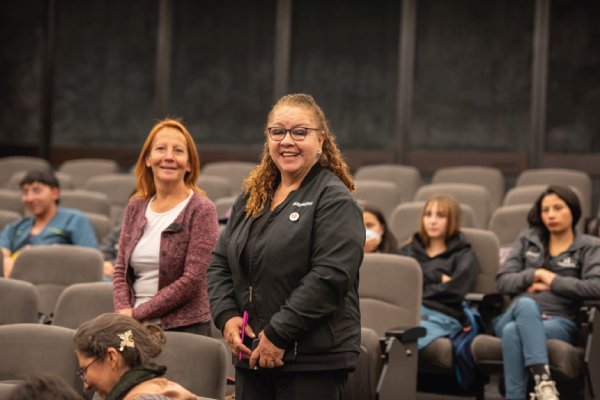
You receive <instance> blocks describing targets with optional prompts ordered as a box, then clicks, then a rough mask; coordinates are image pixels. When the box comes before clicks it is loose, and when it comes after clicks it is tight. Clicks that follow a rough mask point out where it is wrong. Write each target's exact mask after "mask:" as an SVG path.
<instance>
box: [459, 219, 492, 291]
mask: <svg viewBox="0 0 600 400" xmlns="http://www.w3.org/2000/svg"><path fill="white" fill-rule="evenodd" d="M462 232H463V233H464V234H465V236H466V237H467V240H469V242H470V243H471V249H473V251H474V252H475V254H476V255H477V260H478V261H479V277H478V278H477V284H476V285H475V289H474V292H475V293H482V294H490V293H495V292H496V274H497V273H498V270H499V269H500V258H499V254H500V242H498V238H497V237H496V235H495V234H494V233H493V232H490V231H487V230H483V229H474V228H464V229H462Z"/></svg>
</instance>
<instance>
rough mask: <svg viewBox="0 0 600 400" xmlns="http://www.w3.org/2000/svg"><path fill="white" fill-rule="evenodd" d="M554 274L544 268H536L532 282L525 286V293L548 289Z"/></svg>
mask: <svg viewBox="0 0 600 400" xmlns="http://www.w3.org/2000/svg"><path fill="white" fill-rule="evenodd" d="M555 276H556V274H555V273H554V272H552V271H548V270H547V269H545V268H538V269H536V270H535V274H534V275H533V283H532V284H531V286H529V287H528V288H527V293H538V292H543V291H544V290H550V285H551V284H552V281H553V280H554V277H555Z"/></svg>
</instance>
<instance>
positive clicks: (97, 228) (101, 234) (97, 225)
mask: <svg viewBox="0 0 600 400" xmlns="http://www.w3.org/2000/svg"><path fill="white" fill-rule="evenodd" d="M84 214H85V216H86V217H87V219H88V220H89V221H90V223H91V224H92V228H94V233H95V234H96V240H97V241H98V243H100V242H102V240H104V238H105V237H106V236H107V235H108V234H109V233H110V231H112V228H113V223H112V220H111V219H110V218H109V217H107V216H106V215H102V214H96V213H93V212H86V213H84Z"/></svg>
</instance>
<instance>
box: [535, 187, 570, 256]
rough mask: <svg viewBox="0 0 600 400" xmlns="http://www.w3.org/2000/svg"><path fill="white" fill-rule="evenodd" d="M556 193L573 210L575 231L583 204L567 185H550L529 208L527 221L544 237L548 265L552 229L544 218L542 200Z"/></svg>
mask: <svg viewBox="0 0 600 400" xmlns="http://www.w3.org/2000/svg"><path fill="white" fill-rule="evenodd" d="M550 194H555V195H556V196H558V198H560V199H561V200H562V201H564V202H565V204H566V205H567V207H569V210H571V215H572V217H573V223H572V224H571V229H572V230H573V233H575V226H576V225H577V222H579V218H581V204H580V203H579V198H578V197H577V195H576V194H575V192H574V191H572V190H571V189H569V188H568V187H566V186H559V185H550V186H548V188H547V189H546V190H545V191H544V192H543V193H542V194H540V197H538V199H537V200H536V201H535V203H534V205H533V207H532V208H531V210H529V214H528V215H527V222H528V223H529V227H530V228H533V229H535V230H536V231H537V232H538V235H539V236H540V238H541V239H542V244H543V245H544V252H545V257H546V265H547V264H548V260H549V257H550V255H549V245H550V231H549V230H548V227H546V224H544V221H543V220H542V201H543V200H544V197H546V196H548V195H550Z"/></svg>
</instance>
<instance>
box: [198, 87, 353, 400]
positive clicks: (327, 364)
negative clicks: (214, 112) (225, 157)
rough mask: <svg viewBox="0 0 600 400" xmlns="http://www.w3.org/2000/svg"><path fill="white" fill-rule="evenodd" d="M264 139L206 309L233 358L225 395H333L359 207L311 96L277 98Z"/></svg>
mask: <svg viewBox="0 0 600 400" xmlns="http://www.w3.org/2000/svg"><path fill="white" fill-rule="evenodd" d="M264 133H265V138H266V141H265V145H264V150H263V154H262V162H261V163H260V165H258V166H257V167H256V169H255V170H254V171H253V172H252V173H251V174H250V177H249V178H248V179H246V180H245V181H244V193H243V194H242V195H240V197H238V199H237V200H236V202H235V204H234V206H233V208H232V211H231V217H230V219H229V222H228V224H227V227H226V229H225V230H224V231H223V232H222V233H221V236H220V238H219V242H218V243H217V247H216V249H215V250H214V252H213V259H212V261H211V263H210V266H209V269H208V290H209V297H210V308H211V313H212V315H213V318H214V321H215V324H216V326H217V327H218V328H219V329H221V331H222V332H223V335H224V337H225V339H226V340H227V343H228V345H229V347H230V348H231V351H232V352H233V354H234V364H235V366H236V375H235V378H236V379H235V381H236V399H238V400H246V399H287V398H294V399H298V400H301V399H315V398H318V399H341V397H342V391H343V388H344V385H345V383H346V380H347V377H348V373H349V372H350V371H352V370H353V369H354V368H355V367H356V363H357V359H358V354H359V353H360V309H359V303H358V268H359V266H360V264H361V262H362V258H363V246H364V244H365V229H364V227H363V219H362V210H361V208H360V207H359V206H358V204H357V203H356V202H355V201H354V199H353V198H352V196H351V194H350V191H354V190H355V189H354V183H353V181H352V178H351V177H350V174H349V173H348V168H347V166H346V163H345V162H344V160H343V158H342V156H341V154H340V151H339V150H338V148H337V146H336V144H335V137H334V135H333V133H332V132H331V130H330V129H329V126H328V123H327V121H326V119H325V115H324V114H323V111H322V110H321V108H320V107H319V106H318V105H317V104H316V103H315V101H314V99H313V98H312V97H311V96H309V95H306V94H293V95H287V96H284V97H282V98H281V99H280V100H279V101H278V102H277V104H276V105H275V106H274V107H273V109H272V110H271V112H270V114H269V117H268V122H267V126H266V129H265V132H264ZM245 313H247V314H248V320H247V321H248V323H247V325H245V330H244V332H242V329H243V326H244V319H243V318H242V316H243V315H244V314H245ZM242 333H244V340H243V341H242V339H241V337H240V335H241V334H242ZM253 339H254V340H253ZM323 371H325V373H323Z"/></svg>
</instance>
